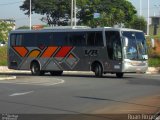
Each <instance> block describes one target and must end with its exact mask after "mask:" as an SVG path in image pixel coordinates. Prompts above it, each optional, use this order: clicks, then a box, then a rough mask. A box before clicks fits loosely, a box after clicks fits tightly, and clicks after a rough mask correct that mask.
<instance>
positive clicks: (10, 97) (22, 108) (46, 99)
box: [0, 73, 160, 114]
mask: <svg viewBox="0 0 160 120" xmlns="http://www.w3.org/2000/svg"><path fill="white" fill-rule="evenodd" d="M1 74H2V73H1ZM5 74H7V73H5ZM7 75H15V76H17V78H16V79H15V80H2V81H0V106H1V107H0V113H14V114H94V113H96V111H98V110H101V109H105V108H110V107H112V106H113V105H114V106H116V105H119V104H123V105H124V104H127V105H128V104H131V105H134V104H135V105H136V104H137V103H134V102H131V101H132V100H133V99H134V100H136V99H139V98H143V97H148V96H151V95H159V92H160V79H159V77H160V75H146V74H125V75H124V78H122V79H118V78H116V77H115V75H110V74H106V75H104V77H103V78H95V77H94V75H93V74H91V73H89V74H80V73H79V74H78V73H74V74H71V73H64V74H63V75H62V76H50V75H49V74H46V75H45V76H32V75H31V74H30V73H8V74H7ZM138 105H139V106H145V107H147V108H148V109H150V108H152V107H153V106H152V105H150V104H145V103H144V104H138ZM151 106H152V107H151ZM155 107H156V106H155ZM158 108H159V106H157V108H156V109H158ZM142 112H143V111H142ZM155 112H156V111H155ZM110 113H112V112H110ZM103 114H104V112H103ZM106 114H107V112H106Z"/></svg>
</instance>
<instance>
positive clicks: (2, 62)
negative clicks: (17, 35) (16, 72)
mask: <svg viewBox="0 0 160 120" xmlns="http://www.w3.org/2000/svg"><path fill="white" fill-rule="evenodd" d="M6 65H7V47H6V46H4V47H0V66H6Z"/></svg>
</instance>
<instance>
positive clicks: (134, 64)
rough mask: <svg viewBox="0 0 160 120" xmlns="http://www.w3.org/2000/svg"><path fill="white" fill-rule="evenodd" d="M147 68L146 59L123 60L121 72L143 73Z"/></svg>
mask: <svg viewBox="0 0 160 120" xmlns="http://www.w3.org/2000/svg"><path fill="white" fill-rule="evenodd" d="M147 69H148V62H147V61H131V60H127V61H124V62H123V67H122V72H124V73H145V72H146V71H147Z"/></svg>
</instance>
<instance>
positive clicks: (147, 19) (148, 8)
mask: <svg viewBox="0 0 160 120" xmlns="http://www.w3.org/2000/svg"><path fill="white" fill-rule="evenodd" d="M147 35H149V0H148V18H147Z"/></svg>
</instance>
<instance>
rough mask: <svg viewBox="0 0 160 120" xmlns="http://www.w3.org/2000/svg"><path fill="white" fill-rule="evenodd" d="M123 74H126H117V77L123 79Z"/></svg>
mask: <svg viewBox="0 0 160 120" xmlns="http://www.w3.org/2000/svg"><path fill="white" fill-rule="evenodd" d="M123 74H124V73H116V77H117V78H123Z"/></svg>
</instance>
